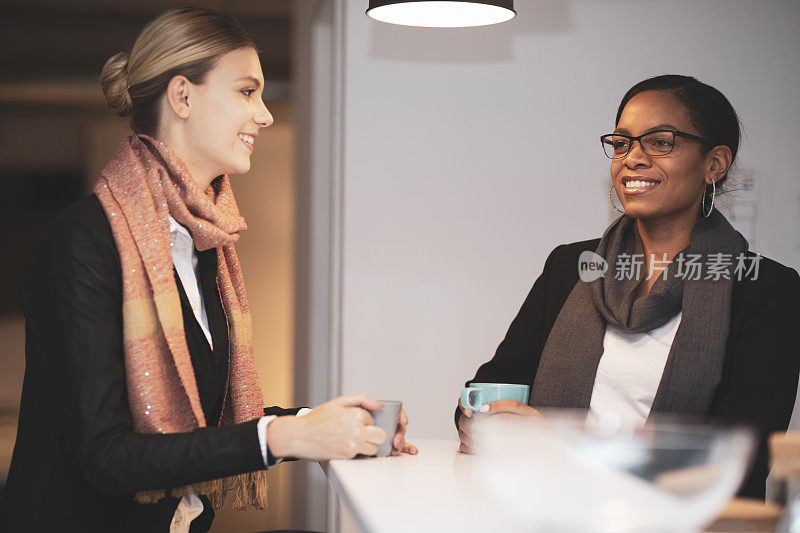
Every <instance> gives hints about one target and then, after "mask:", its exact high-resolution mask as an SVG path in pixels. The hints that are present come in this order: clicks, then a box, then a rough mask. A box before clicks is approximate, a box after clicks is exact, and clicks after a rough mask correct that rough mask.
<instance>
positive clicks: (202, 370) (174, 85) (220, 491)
mask: <svg viewBox="0 0 800 533" xmlns="http://www.w3.org/2000/svg"><path fill="white" fill-rule="evenodd" d="M101 78H102V85H103V91H104V93H105V96H106V100H107V102H108V105H109V108H110V109H111V110H112V111H113V112H114V113H116V114H117V115H119V116H128V115H130V117H131V127H132V129H133V131H134V132H135V134H134V135H132V136H131V137H128V138H126V139H124V140H123V141H122V143H121V144H120V147H119V149H118V151H117V153H116V154H115V155H114V157H113V158H112V159H111V161H109V163H108V165H107V166H106V168H105V169H104V170H103V172H102V174H101V176H100V178H99V179H98V181H97V183H96V184H95V187H94V194H92V195H90V196H88V197H87V198H85V199H83V200H81V201H79V202H77V203H75V204H74V205H72V206H71V207H70V208H68V209H67V210H65V211H64V212H63V213H61V214H60V215H59V217H58V218H57V220H56V221H55V223H54V224H53V226H52V227H51V229H50V230H49V232H48V234H47V236H46V237H45V238H44V240H43V242H42V243H41V246H40V247H39V249H38V251H37V254H36V256H35V257H34V259H33V261H32V263H31V264H30V267H29V270H28V272H27V276H26V279H25V282H24V283H23V286H22V287H21V290H20V299H21V303H22V306H23V311H24V313H25V317H26V373H25V382H24V386H23V394H22V402H21V411H20V419H19V431H18V437H17V442H16V446H15V449H14V457H13V460H12V465H11V470H10V474H9V478H8V484H7V489H6V492H5V494H4V499H3V502H2V507H1V508H0V515H2V516H1V517H0V523H2V524H3V528H4V529H5V528H9V529H6V530H8V531H63V530H78V531H96V530H102V531H189V528H190V527H191V531H192V532H195V531H207V530H208V529H209V527H210V525H211V521H212V520H213V514H214V513H213V510H212V508H213V507H218V506H219V505H221V504H222V503H223V501H224V499H225V495H226V493H227V492H231V493H232V497H231V501H232V502H233V505H234V506H235V507H237V508H246V507H256V508H259V509H263V508H264V507H265V505H266V490H267V487H266V479H265V468H266V467H268V466H271V465H273V464H275V463H276V462H278V461H279V459H280V458H287V457H292V458H305V459H330V458H349V457H353V456H355V455H356V454H359V453H361V454H372V453H375V451H376V448H377V445H378V444H380V443H381V442H383V441H384V440H385V439H386V438H387V435H386V434H385V432H384V431H383V430H381V429H380V428H377V427H375V426H374V425H373V424H372V419H371V417H370V415H369V413H368V412H367V411H366V409H374V408H377V407H379V406H380V403H379V402H377V401H375V400H372V399H370V398H367V397H365V396H363V395H356V396H349V397H341V398H337V399H334V400H331V401H329V402H327V403H325V404H322V405H320V406H318V407H316V408H314V409H313V410H310V412H308V411H306V412H305V413H299V410H298V409H288V410H287V409H280V408H267V409H264V408H263V404H262V396H261V391H260V390H259V386H258V380H257V377H256V374H255V370H254V366H253V349H252V323H251V318H250V310H249V306H248V301H247V294H246V291H245V286H244V282H243V278H242V273H241V269H240V266H239V262H238V260H237V256H236V251H235V248H234V243H235V242H237V241H238V240H239V237H240V233H241V232H242V231H244V230H245V229H246V228H247V225H246V224H245V221H244V218H243V217H242V216H241V215H240V213H239V211H238V208H237V206H236V202H235V199H234V197H233V192H232V190H231V187H230V183H229V181H228V177H227V174H229V173H234V174H243V173H245V172H247V171H248V170H249V168H250V155H251V153H252V151H253V147H254V143H255V141H256V138H257V136H258V132H259V130H260V129H261V128H264V127H267V126H269V125H270V124H272V116H271V115H270V113H269V111H268V110H267V108H266V106H265V105H264V103H263V101H262V100H261V91H262V89H263V86H264V77H263V74H262V72H261V67H260V64H259V59H258V55H257V51H256V47H255V45H254V44H253V41H252V40H251V39H250V37H249V36H248V35H247V34H246V32H245V31H244V30H243V29H242V28H241V27H240V26H239V25H238V24H237V23H236V22H235V20H234V19H232V18H231V17H230V16H228V15H225V14H221V13H217V12H213V11H208V10H202V9H194V8H184V9H178V10H172V11H168V12H166V13H164V14H162V15H160V16H159V17H157V18H156V19H155V20H153V21H152V22H151V23H150V24H148V25H147V26H146V27H145V28H144V29H143V30H142V32H141V34H140V35H139V37H138V38H137V40H136V42H135V44H134V46H133V48H132V50H131V52H130V55H128V54H125V53H120V54H117V55H115V56H113V57H112V58H111V59H109V61H108V62H107V63H106V65H105V66H104V68H103V71H102V76H101ZM297 414H305V416H295V415H297ZM406 423H407V420H406V418H405V415H404V414H403V421H402V423H401V424H400V427H399V428H398V432H397V434H396V435H395V436H394V442H393V444H394V447H395V450H396V451H398V452H400V451H402V452H407V453H416V449H415V448H414V447H413V446H412V445H410V444H408V443H406V442H405V440H404V433H405V425H406Z"/></svg>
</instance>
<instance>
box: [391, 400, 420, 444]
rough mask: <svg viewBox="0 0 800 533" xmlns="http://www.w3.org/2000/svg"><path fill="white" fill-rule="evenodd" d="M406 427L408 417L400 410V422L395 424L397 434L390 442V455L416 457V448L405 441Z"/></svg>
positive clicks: (404, 411) (403, 410)
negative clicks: (404, 454) (402, 454)
mask: <svg viewBox="0 0 800 533" xmlns="http://www.w3.org/2000/svg"><path fill="white" fill-rule="evenodd" d="M407 427H408V416H407V415H406V410H405V409H401V410H400V421H399V422H398V423H397V433H395V435H394V441H393V442H392V455H397V454H401V453H407V454H409V455H417V453H419V452H418V450H417V447H416V446H414V445H413V444H411V443H410V442H407V441H406V428H407Z"/></svg>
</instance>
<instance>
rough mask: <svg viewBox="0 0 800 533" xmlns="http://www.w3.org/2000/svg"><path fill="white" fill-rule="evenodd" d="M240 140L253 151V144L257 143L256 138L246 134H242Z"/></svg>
mask: <svg viewBox="0 0 800 533" xmlns="http://www.w3.org/2000/svg"><path fill="white" fill-rule="evenodd" d="M239 140H240V141H242V142H243V143H244V144H245V145H246V146H247V147H248V148H250V149H251V150H252V149H253V143H254V142H256V138H255V137H253V136H252V135H247V134H246V133H240V134H239Z"/></svg>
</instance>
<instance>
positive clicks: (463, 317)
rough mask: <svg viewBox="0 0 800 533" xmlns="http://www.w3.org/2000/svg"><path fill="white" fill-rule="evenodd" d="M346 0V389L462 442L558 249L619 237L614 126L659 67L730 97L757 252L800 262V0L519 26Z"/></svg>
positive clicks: (529, 19) (680, 7) (599, 7)
mask: <svg viewBox="0 0 800 533" xmlns="http://www.w3.org/2000/svg"><path fill="white" fill-rule="evenodd" d="M342 1H344V9H343V11H342V16H343V17H344V31H343V33H342V37H341V39H342V41H341V42H340V43H339V45H341V46H342V47H343V48H342V49H343V51H344V52H343V55H344V58H343V59H344V71H343V73H344V76H343V79H342V82H343V89H344V93H343V94H344V103H343V109H342V110H343V114H342V117H341V119H342V122H341V124H339V125H338V126H339V127H341V128H342V130H341V131H342V144H343V146H342V148H341V150H342V152H341V154H342V157H343V166H342V169H343V173H342V175H343V189H342V191H343V202H342V215H343V226H342V237H343V248H342V259H341V266H342V269H343V270H342V283H343V285H342V293H341V294H342V299H341V320H342V331H341V333H342V337H341V391H342V392H343V393H353V392H360V391H363V392H366V393H368V394H371V395H374V396H377V397H379V398H386V399H401V400H403V401H404V402H405V404H406V408H407V411H408V413H409V416H410V418H411V426H410V429H409V434H410V436H411V437H412V438H413V437H414V436H416V437H440V438H446V437H449V438H455V432H454V429H453V425H452V412H453V408H454V405H455V402H456V398H457V394H458V392H459V390H460V388H461V387H462V386H463V382H464V381H465V380H467V379H469V378H471V377H472V375H473V374H474V372H475V370H476V368H477V367H478V365H479V364H480V363H482V362H483V361H486V360H488V359H489V358H490V357H491V356H492V355H493V353H494V350H495V348H496V346H497V344H498V343H499V341H500V340H501V339H502V337H503V335H504V334H505V331H506V328H507V327H508V325H509V323H510V322H511V320H512V318H513V317H514V315H515V314H516V312H517V309H518V307H519V305H520V304H521V302H522V300H523V298H524V297H525V295H526V294H527V291H528V290H529V289H530V286H531V285H532V283H533V281H534V280H535V278H536V277H537V276H538V275H539V273H540V272H541V268H542V265H543V263H544V260H545V257H546V255H547V253H548V252H549V251H550V250H551V249H552V248H553V247H554V246H555V245H557V244H559V243H562V242H571V241H576V240H582V239H588V238H594V237H598V236H600V235H601V233H602V231H603V229H604V228H605V227H606V225H607V223H608V221H609V217H610V214H609V209H610V207H609V205H608V196H607V191H608V186H609V184H610V182H609V178H608V166H609V161H608V160H607V159H606V158H605V156H604V155H603V153H602V151H601V148H600V143H599V140H598V137H599V135H600V134H602V133H607V132H609V131H611V130H612V128H613V118H614V114H615V111H616V107H617V105H618V103H619V100H620V98H621V97H622V95H623V94H624V93H625V91H626V90H627V89H628V87H630V86H631V85H632V84H634V83H636V82H637V81H640V80H641V79H644V78H646V77H649V76H652V75H657V74H662V73H682V74H690V75H694V76H697V77H698V78H699V79H701V80H702V81H706V82H708V83H710V84H712V85H714V86H716V87H718V88H719V89H720V90H722V92H723V93H724V94H726V95H727V96H728V98H729V99H730V100H731V102H732V103H733V105H734V107H735V108H736V109H737V111H738V112H739V114H740V116H741V119H742V121H743V123H744V127H745V133H746V136H745V139H744V143H743V146H742V149H741V152H740V158H741V162H740V164H741V167H742V168H746V169H753V170H754V171H755V174H756V178H757V180H758V214H759V219H758V221H757V225H756V239H755V241H756V248H757V249H758V250H759V251H761V252H762V253H764V254H766V255H767V256H769V257H772V258H775V259H777V260H779V261H781V262H783V263H785V264H788V265H790V266H793V267H794V268H798V267H800V180H798V175H797V174H798V169H800V149H798V147H797V143H798V140H800V106H798V105H797V104H798V87H800V61H798V60H797V57H798V53H800V32H798V31H797V28H798V27H800V3H798V2H795V1H766V0H764V1H759V2H752V1H744V0H742V1H734V0H716V1H696V0H680V1H678V0H671V1H667V0H647V1H635V2H634V1H622V0H617V1H603V0H595V1H590V0H586V1H577V0H576V1H568V0H558V1H549V2H548V1H533V0H517V2H516V7H517V11H518V17H517V19H516V20H514V21H512V22H510V23H506V24H501V25H499V26H496V27H487V28H477V29H459V30H441V29H421V28H403V27H394V26H390V25H385V24H381V23H377V22H374V21H371V20H370V19H368V18H367V17H365V16H364V9H365V4H366V2H363V1H355V0H350V1H346V0H342Z"/></svg>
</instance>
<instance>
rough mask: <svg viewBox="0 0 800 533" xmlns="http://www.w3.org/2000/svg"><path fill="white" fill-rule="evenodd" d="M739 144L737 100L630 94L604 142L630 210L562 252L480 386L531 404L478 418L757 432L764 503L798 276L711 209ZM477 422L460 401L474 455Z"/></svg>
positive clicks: (792, 371) (615, 184)
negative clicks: (680, 419)
mask: <svg viewBox="0 0 800 533" xmlns="http://www.w3.org/2000/svg"><path fill="white" fill-rule="evenodd" d="M739 135H740V128H739V120H738V117H737V115H736V112H735V111H734V109H733V107H732V106H731V104H730V102H729V101H728V100H727V99H726V98H725V96H723V95H722V93H720V92H719V91H718V90H716V89H715V88H713V87H711V86H709V85H707V84H705V83H702V82H700V81H698V80H696V79H695V78H692V77H689V76H677V75H665V76H658V77H655V78H650V79H647V80H644V81H642V82H640V83H638V84H636V85H634V86H633V87H631V89H630V90H629V91H628V92H627V94H625V96H624V98H623V99H622V102H621V103H620V105H619V109H618V110H617V116H616V121H615V129H614V132H613V133H610V134H608V135H603V136H602V137H601V139H600V140H601V143H602V146H603V149H604V150H605V153H606V155H607V156H608V157H609V158H610V161H611V186H610V189H609V198H610V199H611V202H612V205H614V207H615V209H617V210H618V211H620V212H621V213H622V215H621V216H620V217H619V218H618V219H617V220H615V221H614V222H613V223H612V224H611V225H610V226H609V227H608V228H607V229H606V230H605V232H604V234H603V236H602V238H601V239H594V240H589V241H583V242H577V243H573V244H565V245H561V246H558V247H557V248H556V249H555V250H553V251H552V252H551V254H550V256H549V257H548V259H547V261H546V263H545V266H544V272H543V273H542V275H541V276H540V277H539V279H537V280H536V283H535V284H534V285H533V289H532V290H531V291H530V293H529V294H528V297H527V298H526V299H525V302H524V303H523V305H522V308H521V309H520V311H519V313H518V315H517V317H516V318H515V319H514V321H513V322H512V323H511V326H510V328H509V330H508V333H507V334H506V337H505V339H504V340H503V341H502V343H501V344H500V346H499V347H498V349H497V352H496V353H495V356H494V358H493V359H492V360H491V361H489V362H487V363H485V364H483V365H482V366H481V367H480V368H479V369H478V372H477V374H476V375H475V378H474V379H473V380H472V381H471V382H494V383H520V384H526V385H531V399H530V402H529V405H526V404H522V403H519V402H512V401H498V402H493V403H490V404H487V405H485V406H483V407H482V409H481V411H483V412H485V413H489V414H500V413H506V414H505V415H504V416H541V415H540V413H539V411H538V409H540V408H573V409H585V410H587V411H588V413H589V415H590V416H593V417H594V416H597V417H599V416H604V415H612V416H614V417H615V418H617V419H619V420H621V421H622V422H623V423H625V424H628V425H633V426H637V425H642V424H644V423H645V422H646V421H647V419H648V418H649V417H651V416H652V415H656V414H671V415H689V416H692V417H695V418H696V417H700V418H710V419H715V420H727V421H731V422H741V423H746V424H749V425H752V426H754V427H756V428H757V430H758V434H759V446H758V450H757V453H756V458H755V461H754V464H753V466H752V468H751V470H750V472H749V473H748V475H747V477H746V479H745V481H744V483H743V485H742V487H741V489H740V494H741V495H744V496H753V497H761V498H763V497H764V493H765V480H766V477H767V473H768V464H767V451H766V439H767V437H768V435H769V434H770V433H772V432H774V431H784V430H786V428H787V426H788V423H789V419H790V417H791V414H792V409H793V406H794V403H795V393H796V389H797V383H798V373H799V372H800V357H799V356H800V354H798V348H797V346H798V344H797V340H796V334H795V331H796V329H797V327H798V325H800V277H798V274H797V272H796V271H795V270H794V269H792V268H789V267H786V266H784V265H781V264H780V263H777V262H775V261H772V260H770V259H767V258H765V257H762V256H760V255H758V254H755V253H753V252H751V251H749V250H748V243H747V241H746V240H745V239H744V238H743V237H742V236H741V234H739V233H738V232H737V231H736V230H735V229H734V228H733V227H732V226H731V225H730V223H729V222H728V221H727V220H726V218H725V217H724V216H723V215H722V214H721V213H720V212H719V211H718V210H717V209H715V208H714V200H715V198H716V196H717V195H718V194H719V193H720V192H721V191H722V190H723V189H724V188H725V186H726V184H727V181H728V179H729V178H728V175H729V172H730V170H731V166H732V164H733V162H734V160H735V158H736V152H737V150H738V148H739ZM614 193H616V196H618V198H619V200H620V206H619V207H618V206H617V205H616V204H615V203H614V199H613V197H614ZM469 383H470V382H468V384H469ZM474 420H475V419H474V418H473V417H472V411H470V410H468V409H465V408H464V407H463V406H461V405H460V404H459V408H458V409H457V410H456V425H457V427H458V432H459V437H460V440H461V450H462V451H465V452H469V451H470V450H471V446H472V435H473V424H474V423H475V421H474Z"/></svg>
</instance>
